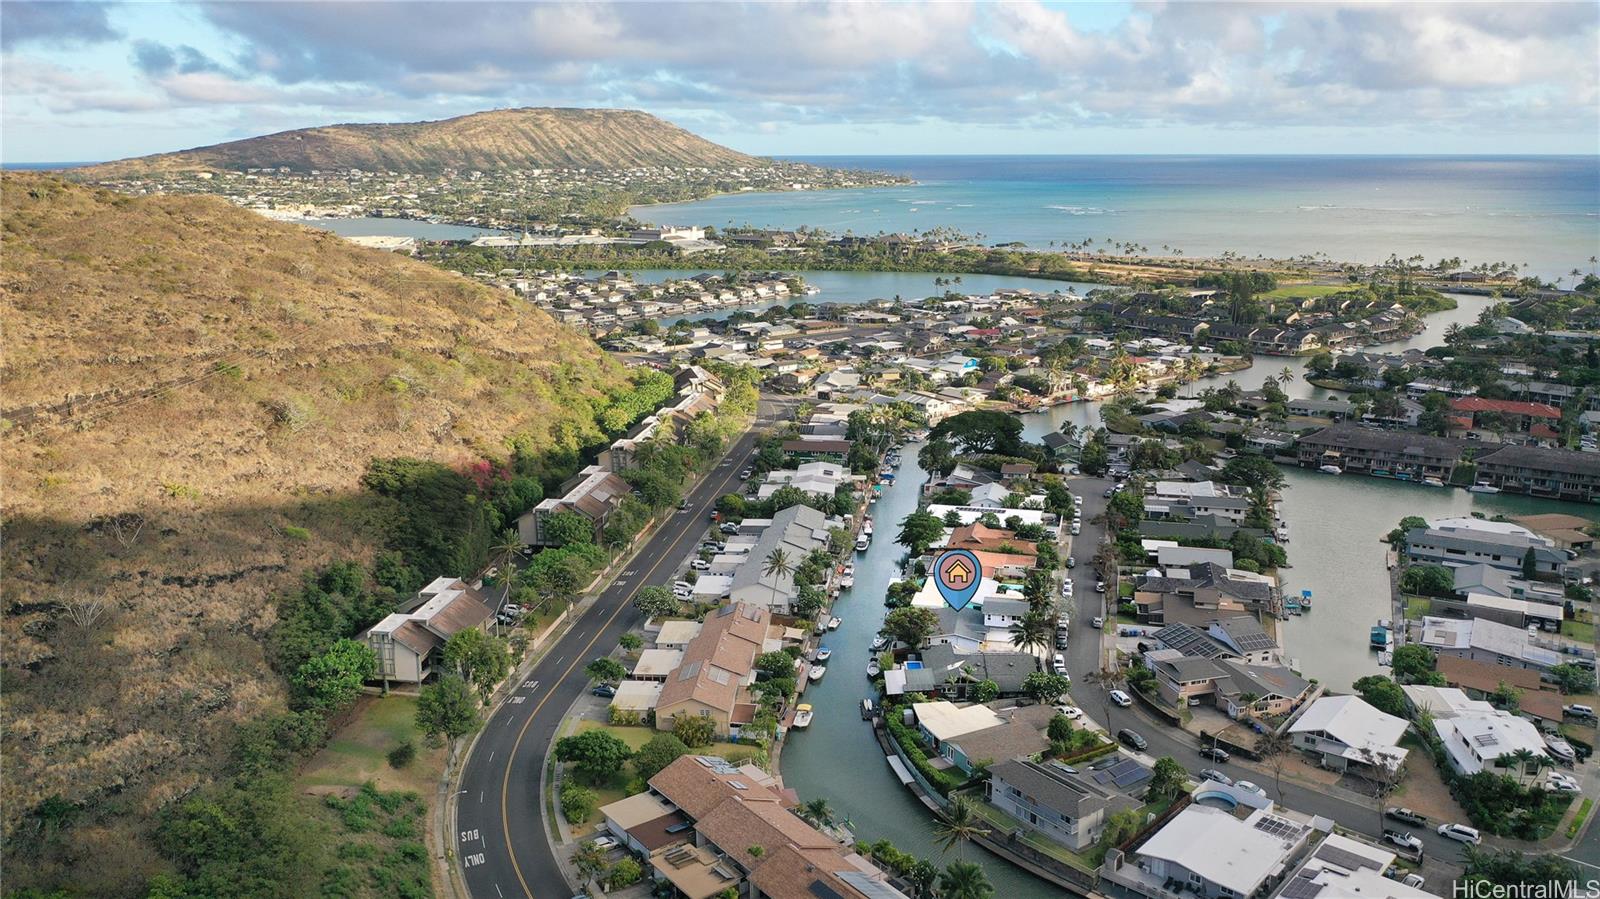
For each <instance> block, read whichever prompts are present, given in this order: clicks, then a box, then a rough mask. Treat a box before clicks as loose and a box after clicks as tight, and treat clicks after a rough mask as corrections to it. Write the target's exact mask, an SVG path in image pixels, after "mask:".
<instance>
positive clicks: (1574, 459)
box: [1477, 444, 1600, 477]
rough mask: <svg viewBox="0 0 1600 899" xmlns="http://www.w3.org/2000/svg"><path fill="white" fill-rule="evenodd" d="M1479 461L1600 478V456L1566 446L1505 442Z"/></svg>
mask: <svg viewBox="0 0 1600 899" xmlns="http://www.w3.org/2000/svg"><path fill="white" fill-rule="evenodd" d="M1477 462H1478V466H1479V468H1483V467H1485V466H1487V467H1489V468H1494V467H1497V466H1502V467H1506V468H1531V469H1534V470H1535V471H1547V472H1556V473H1558V474H1577V475H1586V476H1588V477H1600V455H1597V454H1595V453H1580V452H1575V451H1573V450H1566V449H1547V448H1545V447H1540V446H1517V445H1515V444H1502V445H1501V446H1500V448H1499V449H1495V450H1490V451H1489V452H1487V453H1484V454H1483V455H1481V456H1479V457H1478V458H1477Z"/></svg>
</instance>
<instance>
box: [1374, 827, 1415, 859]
mask: <svg viewBox="0 0 1600 899" xmlns="http://www.w3.org/2000/svg"><path fill="white" fill-rule="evenodd" d="M1383 841H1384V842H1385V843H1388V844H1389V845H1391V846H1394V847H1395V848H1397V849H1399V850H1401V852H1402V853H1409V854H1410V855H1411V856H1412V857H1413V858H1421V857H1422V841H1421V840H1419V839H1417V838H1416V837H1414V836H1412V835H1411V834H1410V833H1406V832H1402V831H1398V830H1389V829H1387V828H1385V829H1384V831H1383Z"/></svg>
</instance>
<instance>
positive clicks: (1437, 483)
mask: <svg viewBox="0 0 1600 899" xmlns="http://www.w3.org/2000/svg"><path fill="white" fill-rule="evenodd" d="M1422 483H1423V484H1424V485H1426V486H1428V487H1443V486H1444V481H1441V480H1439V479H1438V478H1423V479H1422Z"/></svg>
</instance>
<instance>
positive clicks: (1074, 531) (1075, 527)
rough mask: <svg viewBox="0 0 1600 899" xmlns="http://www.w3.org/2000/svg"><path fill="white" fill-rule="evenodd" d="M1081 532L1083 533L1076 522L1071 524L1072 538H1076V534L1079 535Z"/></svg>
mask: <svg viewBox="0 0 1600 899" xmlns="http://www.w3.org/2000/svg"><path fill="white" fill-rule="evenodd" d="M1082 532H1083V528H1082V527H1080V526H1079V525H1078V523H1077V522H1073V523H1072V536H1074V537H1076V536H1078V534H1080V533H1082Z"/></svg>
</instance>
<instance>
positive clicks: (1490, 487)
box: [1467, 484, 1500, 493]
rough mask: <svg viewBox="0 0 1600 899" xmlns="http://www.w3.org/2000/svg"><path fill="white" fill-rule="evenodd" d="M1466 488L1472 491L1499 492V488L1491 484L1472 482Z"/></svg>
mask: <svg viewBox="0 0 1600 899" xmlns="http://www.w3.org/2000/svg"><path fill="white" fill-rule="evenodd" d="M1467 490H1468V491H1469V492H1472V493H1499V492H1500V488H1499V487H1495V486H1493V485H1492V484H1473V485H1472V486H1471V487H1468V488H1467Z"/></svg>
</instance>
